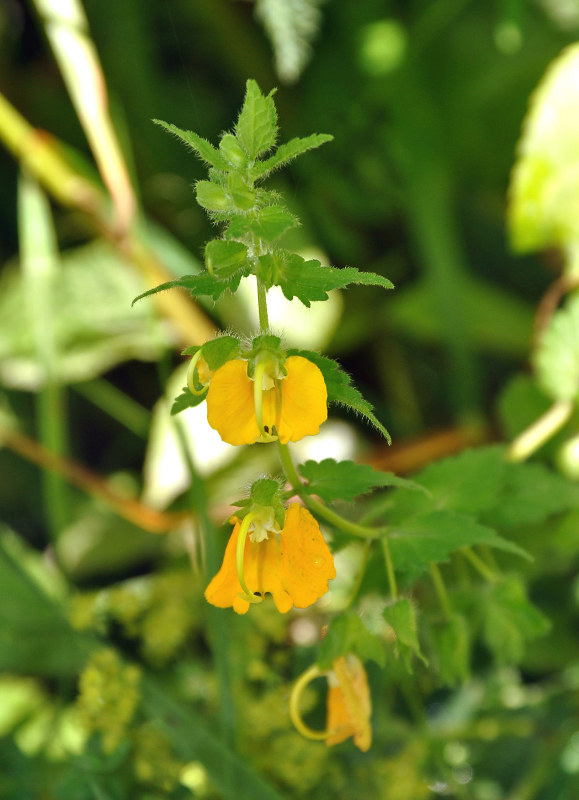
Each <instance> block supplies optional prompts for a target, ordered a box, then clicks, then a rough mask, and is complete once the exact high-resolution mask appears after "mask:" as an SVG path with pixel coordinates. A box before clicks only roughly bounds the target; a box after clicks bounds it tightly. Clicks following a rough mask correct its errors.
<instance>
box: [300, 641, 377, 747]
mask: <svg viewBox="0 0 579 800" xmlns="http://www.w3.org/2000/svg"><path fill="white" fill-rule="evenodd" d="M324 674H325V675H327V678H328V697H327V722H326V730H324V731H315V730H312V728H310V727H309V726H308V725H306V723H305V722H304V721H303V719H302V716H301V713H300V709H299V704H300V698H301V696H302V693H303V691H304V689H305V688H306V686H308V685H309V684H310V683H311V682H312V681H313V680H314V679H315V678H319V677H321V676H322V675H324ZM371 715H372V703H371V700H370V690H369V689H368V678H367V676H366V670H365V669H364V665H363V664H362V662H361V661H360V659H359V658H358V657H357V656H355V655H353V654H352V653H348V655H346V656H340V657H339V658H337V659H335V660H334V661H333V662H332V669H331V670H330V671H329V672H327V673H324V672H322V671H321V670H320V668H319V667H318V666H317V664H314V665H313V666H311V667H310V668H309V669H308V670H306V671H305V672H304V673H303V675H301V676H300V677H299V678H298V679H297V681H296V682H295V684H294V687H293V689H292V693H291V696H290V717H291V719H292V722H293V723H294V725H295V726H296V728H297V730H298V731H299V732H300V733H301V734H302V735H303V736H305V737H306V738H308V739H314V740H317V741H325V742H326V745H327V746H328V747H332V746H333V745H335V744H340V743H341V742H343V741H345V740H346V739H348V738H349V737H350V736H353V737H354V744H355V745H356V747H358V748H359V749H360V750H362V752H364V753H365V752H366V751H367V750H369V749H370V746H371V744H372V728H371V725H370V717H371Z"/></svg>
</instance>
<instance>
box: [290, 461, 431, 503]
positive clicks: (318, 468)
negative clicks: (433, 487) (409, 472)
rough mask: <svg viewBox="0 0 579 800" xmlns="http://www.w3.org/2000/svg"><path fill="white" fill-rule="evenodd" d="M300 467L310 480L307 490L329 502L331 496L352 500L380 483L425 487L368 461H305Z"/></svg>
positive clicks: (305, 476) (412, 487)
mask: <svg viewBox="0 0 579 800" xmlns="http://www.w3.org/2000/svg"><path fill="white" fill-rule="evenodd" d="M299 471H300V473H301V474H302V476H303V477H304V478H305V479H306V480H307V481H308V484H307V486H306V487H305V488H306V490H307V491H308V492H309V493H310V494H316V495H318V496H319V497H321V498H322V499H324V500H326V502H331V501H332V500H346V501H349V500H353V499H354V498H355V497H356V496H357V495H360V494H365V493H366V492H370V491H372V489H374V488H376V487H378V486H380V487H385V486H398V487H404V488H406V489H419V490H420V489H422V486H419V485H418V484H417V483H414V482H413V481H408V480H405V479H404V478H399V477H397V476H396V475H394V473H392V472H379V471H378V470H376V469H374V468H373V467H371V466H370V465H369V464H355V463H354V462H353V461H334V459H333V458H326V459H324V460H323V461H319V462H318V461H306V462H305V464H300V466H299Z"/></svg>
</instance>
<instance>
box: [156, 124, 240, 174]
mask: <svg viewBox="0 0 579 800" xmlns="http://www.w3.org/2000/svg"><path fill="white" fill-rule="evenodd" d="M153 122H154V123H155V125H160V126H161V127H162V128H165V130H166V131H168V132H169V133H172V134H173V135H174V136H176V137H177V138H178V139H181V141H182V142H185V144H186V145H188V146H189V147H190V148H191V149H192V150H193V151H194V152H195V153H196V154H197V155H198V156H199V158H201V159H202V160H203V161H205V162H206V163H207V164H210V165H211V166H212V167H215V168H216V169H223V170H227V169H230V166H229V164H228V162H227V161H226V159H225V158H224V157H223V155H222V154H221V153H220V152H219V150H217V149H216V148H215V147H213V145H212V144H210V143H209V142H208V141H207V140H206V139H202V138H201V136H198V135H197V134H196V133H193V131H183V130H181V129H180V128H178V127H177V126H176V125H171V124H170V123H169V122H163V120H161V119H154V120H153Z"/></svg>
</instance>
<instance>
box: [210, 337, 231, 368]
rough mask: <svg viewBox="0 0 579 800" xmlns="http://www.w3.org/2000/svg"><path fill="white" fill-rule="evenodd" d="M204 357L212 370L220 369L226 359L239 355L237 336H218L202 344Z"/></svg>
mask: <svg viewBox="0 0 579 800" xmlns="http://www.w3.org/2000/svg"><path fill="white" fill-rule="evenodd" d="M202 349H203V358H204V359H205V361H206V362H207V366H208V367H209V369H211V370H216V369H219V367H222V366H223V364H225V362H226V361H231V359H232V358H237V356H238V355H239V340H238V339H236V338H235V336H217V337H216V338H215V339H211V341H209V342H205V344H204V345H203V346H202Z"/></svg>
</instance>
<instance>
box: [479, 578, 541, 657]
mask: <svg viewBox="0 0 579 800" xmlns="http://www.w3.org/2000/svg"><path fill="white" fill-rule="evenodd" d="M550 627H551V624H550V622H549V620H548V619H547V618H546V617H545V615H544V614H543V613H542V612H541V611H539V609H538V608H537V607H536V606H535V605H533V603H531V602H530V601H529V600H528V598H527V593H526V590H525V587H524V585H523V584H522V582H521V580H520V579H519V578H518V577H514V576H511V577H508V578H506V579H505V580H504V581H503V582H502V583H498V584H495V585H493V586H492V587H490V589H489V592H488V594H487V595H486V597H485V599H484V628H483V636H484V640H485V642H486V644H487V646H488V647H489V649H490V650H491V651H492V652H493V654H494V657H495V659H496V661H497V662H498V663H499V664H504V663H519V662H520V661H522V659H523V656H524V654H525V641H529V640H532V639H536V638H537V637H539V636H544V635H545V634H546V633H548V631H549V629H550Z"/></svg>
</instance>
